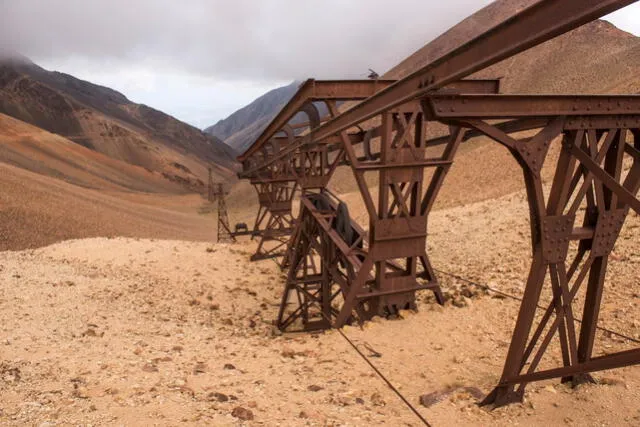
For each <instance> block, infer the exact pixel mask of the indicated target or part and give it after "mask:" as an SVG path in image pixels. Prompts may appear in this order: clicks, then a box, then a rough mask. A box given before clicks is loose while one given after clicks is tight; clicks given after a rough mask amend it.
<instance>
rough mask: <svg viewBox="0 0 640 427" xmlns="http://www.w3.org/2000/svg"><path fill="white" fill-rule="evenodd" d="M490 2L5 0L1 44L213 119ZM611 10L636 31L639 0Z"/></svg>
mask: <svg viewBox="0 0 640 427" xmlns="http://www.w3.org/2000/svg"><path fill="white" fill-rule="evenodd" d="M514 1H517V0H514ZM490 2H491V0H444V1H435V0H422V1H416V0H394V1H389V0H182V1H176V0H134V1H132V0H0V54H2V52H3V51H6V50H8V51H10V52H19V53H21V54H23V55H25V56H27V57H29V58H31V59H32V60H34V61H35V62H36V63H37V64H39V65H42V66H44V67H45V68H49V69H55V70H59V71H64V72H67V73H70V74H73V75H75V76H77V77H80V78H83V79H86V80H89V81H92V82H94V83H98V84H103V85H105V86H109V87H112V88H114V89H116V90H119V91H122V92H123V93H125V95H127V96H128V97H129V98H131V99H132V100H134V101H136V102H143V103H146V104H148V105H151V106H153V107H156V108H159V109H161V110H163V111H167V112H169V113H171V114H174V115H176V116H177V117H179V118H181V119H183V120H187V121H189V122H190V123H193V124H196V125H198V126H207V125H209V124H212V123H214V122H215V121H217V120H218V119H220V118H222V117H224V116H226V115H228V114H230V113H232V112H233V111H234V110H235V109H237V108H240V107H242V106H243V105H245V104H247V103H248V102H250V101H251V100H252V99H253V98H255V97H257V96H259V95H260V94H262V93H263V92H264V91H266V90H268V89H272V88H274V87H276V86H279V85H282V84H286V83H287V82H290V81H292V80H303V79H306V78H309V77H315V78H319V79H322V78H324V79H330V78H365V77H366V76H367V74H368V71H367V70H368V68H372V69H374V70H376V71H378V72H379V73H383V72H385V71H387V70H388V69H389V68H391V67H393V66H394V65H396V64H397V63H398V62H400V61H401V60H402V59H404V58H405V57H407V56H408V55H410V54H411V53H413V52H414V51H416V50H417V49H419V48H421V47H422V46H423V45H424V44H426V43H427V42H428V41H430V40H431V39H433V38H435V37H436V36H438V35H440V34H441V33H443V32H444V31H446V30H447V29H448V28H450V27H451V26H453V25H455V24H456V23H458V22H459V21H461V20H463V19H464V18H466V17H467V16H469V15H471V14H473V13H474V12H476V11H477V10H479V9H480V8H482V7H484V6H486V5H487V4H489V3H490ZM609 19H610V20H611V21H612V22H613V23H614V24H616V25H619V26H621V27H622V28H623V29H625V30H627V31H631V32H633V33H635V34H640V3H638V4H635V5H632V6H629V7H627V8H625V9H624V10H622V11H620V12H618V13H616V14H613V15H611V16H610V17H609Z"/></svg>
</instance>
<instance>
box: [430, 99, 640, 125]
mask: <svg viewBox="0 0 640 427" xmlns="http://www.w3.org/2000/svg"><path fill="white" fill-rule="evenodd" d="M425 99H426V100H427V102H428V104H429V105H430V109H431V114H433V117H435V118H437V119H440V120H442V119H450V118H458V119H462V118H482V119H484V120H489V119H506V118H517V117H531V116H535V117H545V116H549V117H551V116H598V115H606V116H613V115H619V116H632V115H636V116H640V95H616V96H611V95H452V96H448V95H430V96H428V97H426V98H425Z"/></svg>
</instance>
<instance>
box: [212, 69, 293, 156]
mask: <svg viewBox="0 0 640 427" xmlns="http://www.w3.org/2000/svg"><path fill="white" fill-rule="evenodd" d="M299 84H300V83H299V82H293V83H291V84H290V85H288V86H282V87H279V88H277V89H274V90H271V91H269V92H267V93H265V94H264V95H262V96H261V97H259V98H257V99H256V100H255V101H253V102H252V103H251V104H249V105H247V106H246V107H243V108H241V109H239V110H238V111H236V112H235V113H233V114H231V115H230V116H229V117H227V118H226V119H224V120H220V121H219V122H218V123H216V124H215V125H213V126H210V127H208V128H206V129H205V132H206V133H208V134H209V135H213V136H215V137H217V138H220V139H221V140H223V141H224V142H226V143H227V144H228V145H229V146H230V147H232V148H233V149H234V150H235V151H236V152H237V153H238V154H240V153H242V152H244V151H245V150H246V149H247V148H248V147H249V146H250V145H251V144H252V143H253V141H255V140H256V138H257V137H258V136H260V134H261V133H262V131H263V130H264V128H265V127H267V125H268V124H269V122H271V120H272V119H273V118H274V117H275V115H276V114H278V111H280V109H281V108H282V107H283V106H284V105H285V104H286V103H287V102H288V101H289V100H290V99H291V97H292V96H293V95H294V94H295V93H296V91H297V90H298V86H299Z"/></svg>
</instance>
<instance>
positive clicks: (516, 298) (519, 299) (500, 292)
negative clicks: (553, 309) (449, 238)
mask: <svg viewBox="0 0 640 427" xmlns="http://www.w3.org/2000/svg"><path fill="white" fill-rule="evenodd" d="M434 271H436V272H437V273H440V274H443V275H445V276H449V277H453V278H454V279H457V280H460V281H462V282H465V283H468V284H469V285H473V286H476V287H478V288H481V289H484V290H486V291H490V292H493V293H495V294H498V295H502V296H504V297H505V298H511V299H513V300H516V301H522V297H518V296H515V295H511V294H509V293H507V292H503V291H499V290H498V289H494V288H492V287H491V286H488V285H483V284H481V283H477V282H474V281H472V280H469V279H465V278H464V277H462V276H459V275H457V274H453V273H449V272H446V271H443V270H438V269H435V268H434ZM536 307H537V309H538V310H546V307H543V306H541V305H539V304H536ZM574 320H575V321H576V322H578V323H582V319H578V318H577V317H574ZM596 329H598V330H600V331H602V332H606V333H608V334H611V335H615V336H617V337H619V338H623V339H625V340H629V341H631V342H634V343H636V344H640V340H638V339H636V338H632V337H629V336H627V335H624V334H621V333H620V332H616V331H614V330H611V329H608V328H604V327H602V326H597V325H596Z"/></svg>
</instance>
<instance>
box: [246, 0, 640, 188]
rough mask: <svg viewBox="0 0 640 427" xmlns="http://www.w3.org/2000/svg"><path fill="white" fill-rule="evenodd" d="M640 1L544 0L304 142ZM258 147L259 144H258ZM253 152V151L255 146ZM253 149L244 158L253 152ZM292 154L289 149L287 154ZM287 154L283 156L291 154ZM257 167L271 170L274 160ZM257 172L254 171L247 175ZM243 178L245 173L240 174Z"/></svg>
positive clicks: (349, 126) (320, 136)
mask: <svg viewBox="0 0 640 427" xmlns="http://www.w3.org/2000/svg"><path fill="white" fill-rule="evenodd" d="M636 1H637V0H540V1H539V2H538V3H535V4H533V5H531V6H530V7H528V8H526V9H524V10H522V11H521V12H519V13H516V14H515V15H513V16H512V17H511V18H509V19H507V20H505V21H504V22H502V23H501V24H499V25H497V26H495V27H493V28H492V29H490V30H488V31H486V32H484V33H483V34H481V35H479V36H478V37H476V38H474V39H472V40H471V41H469V42H467V43H465V44H463V45H461V46H460V47H458V48H457V49H454V50H452V51H450V52H448V53H446V54H444V55H443V56H441V57H440V58H439V59H437V60H435V61H434V62H432V63H430V64H427V65H426V66H424V67H423V68H421V69H420V70H418V71H416V72H415V73H413V74H411V75H409V76H407V77H405V78H404V79H402V80H399V81H398V82H396V83H394V84H392V85H391V86H389V87H388V88H386V89H384V90H382V91H380V92H378V93H376V94H375V95H373V96H371V97H370V98H368V99H367V100H366V101H365V102H362V103H360V104H358V105H356V106H354V107H353V108H351V109H350V110H348V111H346V112H344V113H343V114H341V115H339V116H337V117H336V118H334V119H332V120H329V121H328V122H327V123H325V124H323V125H322V126H320V127H318V128H317V129H315V130H314V131H312V132H311V133H310V134H309V135H307V136H305V137H304V138H302V139H301V140H300V141H299V142H298V144H300V145H302V144H308V143H311V142H314V141H319V140H322V139H324V138H327V137H329V136H331V135H335V134H337V133H339V132H341V131H344V130H347V129H349V128H351V127H353V126H356V125H357V124H359V123H362V122H364V121H366V120H368V119H370V118H372V117H374V116H376V115H378V114H380V113H381V112H383V111H387V110H390V109H392V108H394V107H397V106H399V105H402V104H405V103H407V102H409V101H411V100H414V99H417V98H420V97H422V96H424V95H426V94H428V93H432V92H434V91H436V90H438V89H441V88H443V87H445V86H446V85H447V84H449V83H452V82H455V81H458V80H461V79H463V78H465V77H467V76H469V75H471V74H473V73H474V72H476V71H479V70H482V69H484V68H487V67H489V66H491V65H493V64H496V63H498V62H500V61H501V60H503V59H506V58H509V57H511V56H513V55H516V54H518V53H520V52H522V51H525V50H527V49H530V48H532V47H534V46H537V45H539V44H541V43H544V42H545V41H547V40H551V39H553V38H555V37H557V36H559V35H562V34H564V33H566V32H568V31H571V30H573V29H575V28H577V27H580V26H581V25H583V24H586V23H588V22H591V21H593V20H595V19H597V18H600V17H602V16H604V15H607V14H609V13H611V12H614V11H615V10H618V9H621V8H623V7H625V6H627V5H629V4H632V3H635V2H636ZM256 145H259V144H258V142H257V144H256ZM252 148H253V147H252ZM252 148H250V149H249V151H248V152H247V153H245V154H244V155H243V156H241V157H240V158H239V160H241V161H242V160H243V159H244V158H245V157H246V156H247V155H249V154H251V152H253V151H252ZM284 151H287V150H284ZM285 154H286V153H281V154H280V155H285ZM273 160H274V159H272V160H269V161H266V162H264V163H263V164H262V165H259V166H257V168H262V167H265V166H266V165H267V164H268V163H269V162H270V161H273ZM247 172H251V171H247ZM240 176H241V177H242V174H240Z"/></svg>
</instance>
